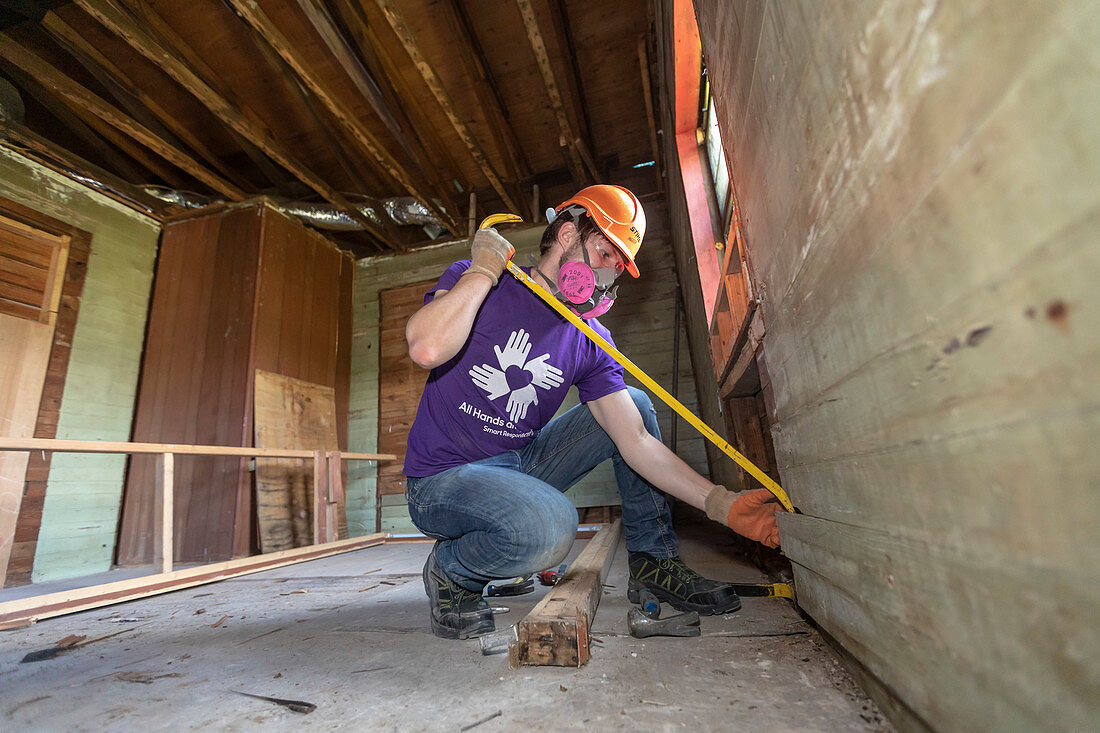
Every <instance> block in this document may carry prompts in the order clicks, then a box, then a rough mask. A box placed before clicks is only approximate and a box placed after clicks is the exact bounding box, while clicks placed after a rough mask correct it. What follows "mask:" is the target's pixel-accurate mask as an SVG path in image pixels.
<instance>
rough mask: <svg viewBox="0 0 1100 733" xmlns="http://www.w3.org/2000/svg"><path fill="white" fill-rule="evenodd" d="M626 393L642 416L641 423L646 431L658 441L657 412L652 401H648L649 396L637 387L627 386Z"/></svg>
mask: <svg viewBox="0 0 1100 733" xmlns="http://www.w3.org/2000/svg"><path fill="white" fill-rule="evenodd" d="M626 391H627V394H629V395H630V399H632V400H634V405H635V406H636V407H637V408H638V413H639V414H640V415H641V416H642V423H643V424H644V425H645V429H646V431H647V432H648V433H649V434H650V435H652V436H653V437H654V438H657V439H658V440H660V439H661V428H660V426H659V425H658V424H657V410H656V409H654V407H653V400H651V399H649V395H648V394H646V393H645V392H643V391H642V390H640V389H638V388H637V387H629V386H628V387H627V388H626Z"/></svg>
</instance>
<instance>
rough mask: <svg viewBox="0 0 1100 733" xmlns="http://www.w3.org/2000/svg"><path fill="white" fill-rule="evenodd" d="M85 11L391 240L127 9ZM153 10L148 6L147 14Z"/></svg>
mask: <svg viewBox="0 0 1100 733" xmlns="http://www.w3.org/2000/svg"><path fill="white" fill-rule="evenodd" d="M76 3H77V5H79V6H80V8H81V9H83V10H84V12H86V13H88V14H89V15H91V16H92V17H94V18H95V19H96V20H98V21H99V22H100V23H102V24H103V25H104V26H105V27H106V28H107V29H108V30H110V31H111V32H112V33H114V34H116V35H117V36H119V37H120V38H122V39H123V40H125V41H126V42H127V43H128V44H130V46H131V47H132V48H133V49H134V50H135V51H137V52H138V53H140V54H141V55H142V56H145V58H147V59H149V60H150V61H151V62H153V63H154V64H156V65H157V66H158V67H159V68H160V69H161V70H162V71H164V72H165V73H166V74H168V75H169V76H170V77H172V78H173V79H175V80H176V82H178V83H179V84H181V85H182V86H183V87H184V88H185V89H187V90H188V91H189V92H191V94H193V95H194V96H195V98H196V99H198V100H199V101H200V102H202V103H203V104H204V105H205V106H206V108H207V109H209V110H210V111H211V112H213V113H214V114H215V115H216V116H217V117H218V118H219V119H221V120H222V121H223V122H224V123H225V124H227V125H229V126H230V127H232V128H233V129H234V130H236V131H237V132H238V133H239V134H240V135H242V136H243V137H245V138H246V139H248V140H249V141H250V142H251V143H253V144H254V145H256V147H258V148H260V149H261V150H262V151H264V152H265V153H266V154H267V155H269V156H270V157H271V158H272V159H274V160H275V161H276V162H277V163H279V165H281V166H283V167H284V168H286V169H287V170H288V171H290V172H291V173H292V174H294V175H295V176H296V177H297V178H298V180H300V181H301V182H302V183H304V184H306V185H307V186H309V187H310V188H312V189H313V190H314V191H316V192H317V193H319V194H320V195H321V196H322V197H323V198H324V199H325V200H326V201H328V202H329V203H331V204H333V205H335V206H336V207H338V208H339V209H341V210H342V211H343V212H344V213H346V214H347V215H348V216H350V217H351V218H352V219H354V220H355V221H357V222H358V223H359V224H361V225H362V226H363V227H364V228H365V229H366V230H367V231H369V232H371V234H373V235H374V236H376V237H378V238H379V239H381V240H382V241H385V242H387V243H389V242H388V238H387V236H386V235H385V233H384V232H381V231H380V230H379V229H378V227H377V226H376V225H375V224H374V222H372V221H370V219H368V218H367V217H365V216H364V215H363V214H362V212H360V211H359V210H358V209H357V208H356V207H355V206H354V205H353V204H352V203H351V202H350V201H348V200H347V199H346V198H344V196H343V195H342V194H341V193H340V192H338V191H336V190H335V189H334V188H333V187H332V186H330V185H329V184H328V183H327V182H325V181H324V180H323V179H322V178H321V177H320V176H318V175H317V174H316V173H314V172H313V171H312V170H310V168H309V167H308V166H306V165H305V164H304V163H302V162H301V161H299V160H298V159H297V158H296V157H295V156H293V155H292V154H291V153H290V151H289V150H288V149H287V148H286V147H285V146H284V145H283V144H282V143H280V142H278V141H277V140H276V139H275V137H274V136H273V135H272V134H271V131H270V130H268V129H267V128H266V127H265V126H264V125H262V124H261V123H260V122H259V121H258V120H256V119H255V118H254V116H253V115H251V114H246V113H245V112H244V111H243V108H241V107H240V106H239V105H234V104H231V103H230V102H229V101H228V100H227V99H226V98H225V97H223V96H222V95H221V94H219V93H218V92H217V91H215V90H214V89H213V88H212V87H211V86H210V85H209V84H207V83H206V81H204V80H203V79H202V78H201V77H200V76H199V75H198V74H197V73H196V72H195V71H194V70H193V69H192V68H191V67H190V66H189V65H188V64H187V63H185V62H184V61H183V60H181V59H180V58H179V57H177V56H176V55H175V54H173V53H171V52H170V51H169V50H168V49H167V48H165V47H164V46H163V45H162V44H161V43H160V42H158V41H157V40H156V39H155V38H153V36H152V35H150V34H149V33H148V32H146V30H145V29H144V28H143V27H142V26H141V25H139V24H138V23H137V22H136V21H135V20H134V19H133V18H132V17H131V16H130V15H129V14H128V13H127V12H125V11H123V10H121V9H120V8H119V7H118V6H117V5H115V3H114V2H113V1H112V0H105V1H103V2H96V1H93V0H76ZM149 13H152V11H151V10H148V9H146V14H149Z"/></svg>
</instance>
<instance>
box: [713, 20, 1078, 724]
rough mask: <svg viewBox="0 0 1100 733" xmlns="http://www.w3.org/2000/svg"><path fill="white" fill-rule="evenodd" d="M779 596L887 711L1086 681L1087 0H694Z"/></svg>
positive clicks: (1067, 719) (1034, 717)
mask: <svg viewBox="0 0 1100 733" xmlns="http://www.w3.org/2000/svg"><path fill="white" fill-rule="evenodd" d="M695 7H696V11H697V13H698V18H699V23H700V29H701V37H702V44H703V52H704V56H705V57H706V59H707V63H708V69H709V73H710V79H711V84H712V85H713V89H714V90H715V96H716V102H717V110H718V118H719V122H720V124H721V127H722V130H723V137H724V144H725V151H726V156H727V158H728V159H729V163H730V167H731V170H732V171H733V173H734V179H735V180H736V181H737V182H738V190H737V194H738V197H739V200H740V203H741V207H742V218H743V223H744V226H745V230H746V235H747V243H748V248H749V256H750V258H751V261H752V263H753V265H754V268H755V273H756V276H757V278H758V279H759V280H760V281H761V282H762V283H763V284H764V286H765V290H764V300H763V305H762V308H763V315H764V321H765V324H766V329H767V335H766V337H765V340H764V350H765V354H766V357H767V364H768V368H769V371H770V375H771V379H772V384H773V388H774V396H775V406H774V414H773V415H772V416H771V417H772V419H773V424H774V429H773V437H774V441H775V449H776V455H777V457H778V461H779V470H780V473H781V475H782V479H783V485H784V487H785V488H786V489H787V491H788V492H789V493H790V495H791V497H792V499H793V500H794V502H795V504H796V505H798V506H799V507H800V508H801V509H802V510H803V511H804V512H805V514H804V515H785V516H784V517H783V518H782V519H783V521H782V523H781V532H782V538H783V546H784V548H785V550H786V552H787V554H788V555H789V556H790V558H791V559H792V560H793V562H794V563H795V574H796V579H797V584H798V598H799V603H800V604H801V605H802V606H803V608H805V609H806V610H807V611H808V612H809V613H810V614H811V615H812V616H813V617H814V618H815V619H816V620H817V621H818V622H819V623H820V624H821V625H822V626H823V627H824V628H825V630H826V631H828V633H829V634H831V635H832V636H833V637H834V638H835V639H836V640H838V641H839V642H840V643H841V644H842V645H843V646H844V647H845V648H846V649H847V650H848V652H850V653H851V654H852V655H854V656H855V657H856V658H857V659H858V660H859V662H860V663H861V664H862V665H864V667H865V669H866V670H869V671H870V673H872V674H873V675H874V677H875V678H876V679H875V682H874V686H875V689H876V690H877V691H878V692H879V694H880V696H881V697H882V699H883V701H884V702H885V703H886V704H887V705H888V706H889V707H890V709H892V710H894V711H895V713H897V714H899V715H900V714H902V711H905V713H904V715H903V717H904V718H905V720H906V723H907V725H911V726H913V727H918V726H920V725H928V726H931V727H932V728H935V729H939V730H1085V729H1092V728H1095V725H1096V721H1097V717H1096V716H1097V710H1098V708H1097V700H1100V667H1098V666H1097V661H1096V660H1097V659H1100V637H1098V636H1097V634H1096V619H1097V618H1098V617H1100V590H1098V589H1100V584H1098V582H1097V581H1098V580H1100V544H1098V543H1097V542H1096V523H1097V518H1098V517H1100V491H1098V488H1100V487H1098V486H1097V482H1096V481H1097V480H1096V477H1097V475H1100V458H1098V455H1100V454H1098V453H1097V451H1096V449H1095V445H1094V444H1095V436H1096V434H1097V430H1098V428H1100V412H1098V410H1097V408H1098V406H1100V372H1098V371H1097V369H1096V364H1097V363H1098V362H1100V327H1098V325H1100V302H1098V299H1097V297H1096V292H1097V289H1096V282H1097V280H1098V276H1100V249H1098V248H1097V247H1096V241H1097V230H1098V226H1100V126H1098V125H1097V122H1096V121H1097V119H1100V95H1098V93H1097V88H1098V87H1097V69H1098V68H1100V6H1098V5H1097V4H1096V3H1095V2H1091V1H1090V0H1057V1H1055V0H1036V1H1029V2H1011V3H1005V2H999V1H998V0H988V1H977V2H964V3H939V4H936V3H928V2H917V1H916V0H902V1H900V2H894V3H865V2H855V1H854V0H853V1H847V0H845V1H838V2H828V3H820V2H787V1H786V0H782V1H780V0H770V1H767V2H726V0H696V2H695Z"/></svg>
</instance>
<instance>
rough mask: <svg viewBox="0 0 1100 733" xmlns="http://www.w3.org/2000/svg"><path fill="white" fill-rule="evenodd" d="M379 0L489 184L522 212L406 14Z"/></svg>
mask: <svg viewBox="0 0 1100 733" xmlns="http://www.w3.org/2000/svg"><path fill="white" fill-rule="evenodd" d="M375 1H376V2H377V3H378V7H379V9H380V10H381V11H382V14H383V15H384V16H386V20H387V21H388V22H389V24H390V27H391V28H392V29H393V32H394V33H395V34H396V35H397V38H398V39H399V40H400V41H401V45H402V46H404V47H405V51H406V53H408V54H409V57H410V58H411V59H412V61H413V64H414V65H415V66H416V70H417V71H419V72H420V76H421V78H423V79H424V83H425V84H427V85H428V89H430V90H431V92H432V96H434V97H435V99H436V101H437V102H439V106H440V107H442V108H443V113H444V114H446V115H447V119H448V120H450V122H451V126H452V127H453V128H454V130H455V132H456V133H458V136H459V137H460V138H461V139H462V142H463V143H464V144H465V145H466V149H467V150H468V151H469V152H470V157H472V158H473V159H474V162H475V163H477V166H478V168H480V169H481V172H482V173H483V174H485V177H486V178H488V179H489V183H490V184H491V185H492V187H493V190H494V191H496V192H497V195H498V196H500V199H501V201H503V202H504V204H505V205H506V206H508V207H509V209H510V210H511V211H519V210H520V209H519V206H517V205H516V202H515V201H514V200H513V199H512V195H511V194H510V193H508V190H507V189H506V188H505V186H504V182H503V181H501V180H500V176H498V175H497V172H496V171H495V170H494V169H493V166H492V164H491V163H490V162H489V160H488V158H486V157H485V153H484V152H483V151H482V150H481V146H480V145H479V144H478V142H477V140H476V139H475V138H474V135H473V133H472V132H471V131H470V128H468V127H467V126H466V123H465V122H463V120H462V117H461V116H460V115H459V114H458V110H456V109H455V105H454V102H453V101H452V100H451V96H450V95H449V94H448V93H447V90H446V89H444V88H443V83H442V82H441V81H440V79H439V75H438V74H436V72H435V68H434V67H433V66H432V64H431V62H429V61H428V59H427V58H426V57H425V56H424V53H423V52H422V51H421V50H420V45H419V44H418V43H417V42H416V39H415V38H414V37H413V35H412V31H411V30H409V26H408V24H407V23H406V22H405V19H404V16H403V15H402V14H401V12H400V11H399V10H398V9H397V3H395V2H393V0H375Z"/></svg>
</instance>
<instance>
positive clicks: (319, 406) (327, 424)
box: [255, 369, 347, 552]
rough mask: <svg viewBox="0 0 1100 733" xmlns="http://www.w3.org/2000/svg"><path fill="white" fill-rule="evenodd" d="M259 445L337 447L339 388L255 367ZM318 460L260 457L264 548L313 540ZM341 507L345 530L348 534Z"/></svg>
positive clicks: (258, 473)
mask: <svg viewBox="0 0 1100 733" xmlns="http://www.w3.org/2000/svg"><path fill="white" fill-rule="evenodd" d="M255 425H256V447H257V448H292V449H307V450H321V449H323V450H337V437H336V391H335V390H334V389H333V388H332V387H326V386H324V385H321V384H314V383H312V382H306V381H304V380H301V379H295V378H293V377H286V376H283V375H281V374H275V373H273V372H266V371H264V370H262V369H257V370H256V393H255ZM312 497H313V464H312V462H311V461H308V460H296V459H272V458H257V459H256V511H257V515H258V518H259V525H260V549H261V550H262V551H263V552H274V551H277V550H287V549H290V548H292V547H301V546H303V545H308V544H310V543H311V542H312V541H313V499H312ZM343 516H344V515H343V511H341V512H340V517H341V519H340V536H341V537H346V536H347V526H346V520H345V519H344V518H343Z"/></svg>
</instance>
